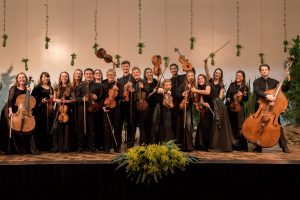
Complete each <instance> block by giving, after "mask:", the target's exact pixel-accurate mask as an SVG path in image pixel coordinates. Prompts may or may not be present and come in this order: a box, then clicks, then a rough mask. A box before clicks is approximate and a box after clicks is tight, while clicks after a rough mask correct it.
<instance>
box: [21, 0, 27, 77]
mask: <svg viewBox="0 0 300 200" xmlns="http://www.w3.org/2000/svg"><path fill="white" fill-rule="evenodd" d="M27 35H28V0H26V9H25V51H26V57H25V58H22V60H21V61H22V62H23V63H24V67H25V70H26V71H28V62H29V59H28V58H27V46H28V45H27V41H28V37H27Z"/></svg>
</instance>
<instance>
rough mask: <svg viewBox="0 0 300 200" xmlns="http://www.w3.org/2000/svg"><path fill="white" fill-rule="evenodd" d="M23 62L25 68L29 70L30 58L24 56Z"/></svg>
mask: <svg viewBox="0 0 300 200" xmlns="http://www.w3.org/2000/svg"><path fill="white" fill-rule="evenodd" d="M22 62H23V63H24V65H25V70H26V71H28V62H29V60H28V58H23V59H22Z"/></svg>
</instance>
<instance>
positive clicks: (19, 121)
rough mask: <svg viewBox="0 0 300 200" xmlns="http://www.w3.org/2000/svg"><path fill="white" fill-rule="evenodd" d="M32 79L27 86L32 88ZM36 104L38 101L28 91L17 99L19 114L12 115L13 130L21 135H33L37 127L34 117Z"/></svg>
mask: <svg viewBox="0 0 300 200" xmlns="http://www.w3.org/2000/svg"><path fill="white" fill-rule="evenodd" d="M31 79H32V77H31V76H30V77H29V80H28V82H27V84H26V86H27V87H28V88H30V84H31V82H32V80H31ZM35 104H36V100H35V98H34V97H33V96H31V95H30V91H29V90H26V94H21V95H19V96H18V97H17V99H16V105H17V106H18V110H17V112H16V113H15V114H14V115H12V119H11V129H12V130H14V131H17V132H20V133H25V134H26V133H31V132H32V130H33V129H34V127H35V119H34V117H33V115H32V109H33V108H34V106H35Z"/></svg>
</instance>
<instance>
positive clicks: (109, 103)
mask: <svg viewBox="0 0 300 200" xmlns="http://www.w3.org/2000/svg"><path fill="white" fill-rule="evenodd" d="M115 85H117V81H116V82H115ZM117 96H118V90H116V89H114V88H111V89H109V90H108V97H107V98H106V99H105V100H104V105H105V106H106V107H108V108H111V109H113V108H115V107H116V105H117V103H116V99H115V98H116V97H117Z"/></svg>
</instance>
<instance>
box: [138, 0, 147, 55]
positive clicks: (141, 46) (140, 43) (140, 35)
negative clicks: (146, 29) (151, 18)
mask: <svg viewBox="0 0 300 200" xmlns="http://www.w3.org/2000/svg"><path fill="white" fill-rule="evenodd" d="M139 40H140V42H139V43H138V45H137V46H138V48H139V49H138V53H139V54H142V53H143V48H144V47H145V44H144V43H143V42H142V0H139Z"/></svg>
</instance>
